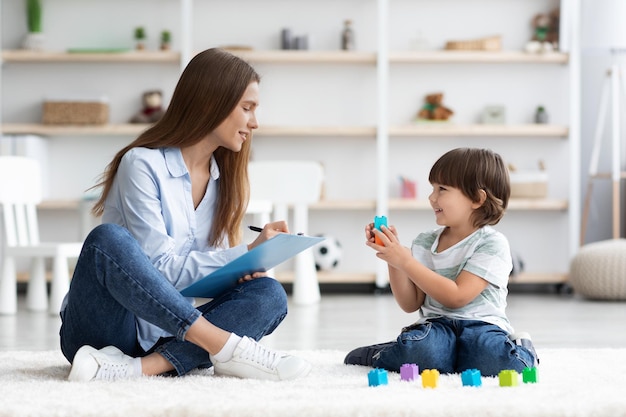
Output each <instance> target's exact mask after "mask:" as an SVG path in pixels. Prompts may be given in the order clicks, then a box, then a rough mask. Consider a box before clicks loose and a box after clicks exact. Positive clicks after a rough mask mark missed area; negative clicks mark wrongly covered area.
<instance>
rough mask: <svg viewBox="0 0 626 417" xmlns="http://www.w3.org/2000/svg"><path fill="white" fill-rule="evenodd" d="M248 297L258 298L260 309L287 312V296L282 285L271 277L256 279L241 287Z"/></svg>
mask: <svg viewBox="0 0 626 417" xmlns="http://www.w3.org/2000/svg"><path fill="white" fill-rule="evenodd" d="M240 288H241V290H242V291H245V293H246V295H247V296H248V297H253V298H258V299H259V302H258V303H256V304H257V305H258V306H259V307H260V308H268V309H270V310H273V311H277V310H279V311H282V310H284V311H286V310H287V294H286V292H285V289H284V288H283V286H282V284H281V283H280V282H278V281H277V280H275V279H274V278H270V277H263V278H256V279H253V280H252V281H248V282H246V283H245V284H242V285H241V287H240Z"/></svg>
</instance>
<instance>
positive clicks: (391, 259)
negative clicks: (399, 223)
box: [365, 224, 413, 269]
mask: <svg viewBox="0 0 626 417" xmlns="http://www.w3.org/2000/svg"><path fill="white" fill-rule="evenodd" d="M370 226H371V227H370ZM367 231H369V232H370V235H371V236H370V238H369V239H368V240H367V242H365V244H366V245H367V246H369V247H370V248H372V249H374V250H375V251H376V256H377V257H378V258H380V259H382V260H383V261H385V262H387V263H388V264H389V265H390V266H392V267H394V268H397V269H402V268H401V265H403V264H404V263H405V262H406V260H407V257H408V258H409V259H413V257H412V256H411V250H410V249H409V248H406V247H404V246H402V244H400V241H399V240H398V231H397V230H396V228H395V227H394V226H389V227H387V226H381V230H378V229H376V228H375V227H374V225H373V224H370V225H368V227H366V232H367ZM375 236H378V238H379V239H380V241H381V242H382V245H377V244H376V243H375V239H374V237H375Z"/></svg>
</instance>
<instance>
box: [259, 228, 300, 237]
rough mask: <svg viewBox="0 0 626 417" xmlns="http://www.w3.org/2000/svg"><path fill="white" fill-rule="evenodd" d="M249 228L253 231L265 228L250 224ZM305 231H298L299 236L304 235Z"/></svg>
mask: <svg viewBox="0 0 626 417" xmlns="http://www.w3.org/2000/svg"><path fill="white" fill-rule="evenodd" d="M248 229H250V230H252V231H253V232H262V231H263V228H262V227H258V226H248ZM303 235H304V233H298V236H303Z"/></svg>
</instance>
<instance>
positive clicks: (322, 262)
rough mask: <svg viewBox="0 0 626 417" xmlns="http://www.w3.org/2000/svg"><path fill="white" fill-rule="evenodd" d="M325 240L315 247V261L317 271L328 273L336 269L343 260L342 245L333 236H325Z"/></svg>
mask: <svg viewBox="0 0 626 417" xmlns="http://www.w3.org/2000/svg"><path fill="white" fill-rule="evenodd" d="M318 236H321V237H325V238H326V239H325V240H322V241H321V242H320V243H318V244H316V245H314V246H313V248H312V249H313V259H314V260H315V269H317V270H318V271H328V270H331V269H333V268H336V267H337V265H339V261H340V260H341V254H342V251H341V244H340V243H339V241H338V240H337V239H336V238H334V237H332V236H324V235H318Z"/></svg>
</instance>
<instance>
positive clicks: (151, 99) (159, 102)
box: [130, 90, 164, 123]
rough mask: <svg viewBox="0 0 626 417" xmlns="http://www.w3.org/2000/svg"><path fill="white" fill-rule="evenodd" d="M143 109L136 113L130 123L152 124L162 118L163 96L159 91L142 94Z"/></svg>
mask: <svg viewBox="0 0 626 417" xmlns="http://www.w3.org/2000/svg"><path fill="white" fill-rule="evenodd" d="M142 103H143V109H141V110H140V111H138V112H137V113H136V114H135V115H134V116H133V117H132V118H131V119H130V122H131V123H154V122H156V121H158V120H159V119H160V118H161V117H162V116H163V113H164V111H163V94H162V93H161V91H159V90H151V91H146V92H145V93H143V96H142Z"/></svg>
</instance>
